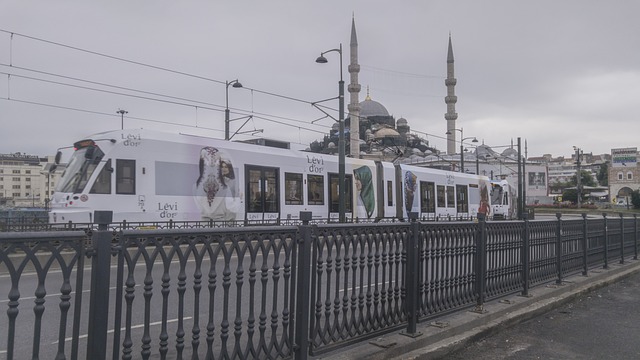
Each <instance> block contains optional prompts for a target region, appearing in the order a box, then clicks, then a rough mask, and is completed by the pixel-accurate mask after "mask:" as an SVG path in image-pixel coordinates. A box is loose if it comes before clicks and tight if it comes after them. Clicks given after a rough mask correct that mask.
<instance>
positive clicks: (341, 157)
mask: <svg viewBox="0 0 640 360" xmlns="http://www.w3.org/2000/svg"><path fill="white" fill-rule="evenodd" d="M332 51H335V52H337V53H338V54H340V81H339V82H338V102H339V105H338V112H339V114H338V124H339V125H340V127H339V133H338V216H339V221H340V222H341V223H343V222H345V213H346V205H345V189H346V188H345V184H344V177H345V174H344V162H345V154H344V151H345V150H344V147H345V145H344V80H342V44H340V47H339V48H337V49H331V50H327V51H324V52H321V53H320V56H319V57H318V58H317V59H316V62H317V63H319V64H326V63H327V62H328V60H327V58H326V57H324V54H326V53H330V52H332Z"/></svg>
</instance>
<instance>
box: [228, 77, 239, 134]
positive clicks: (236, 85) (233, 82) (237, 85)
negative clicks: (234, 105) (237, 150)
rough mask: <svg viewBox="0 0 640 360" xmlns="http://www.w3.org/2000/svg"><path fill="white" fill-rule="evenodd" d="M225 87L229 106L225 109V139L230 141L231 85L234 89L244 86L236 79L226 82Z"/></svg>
mask: <svg viewBox="0 0 640 360" xmlns="http://www.w3.org/2000/svg"><path fill="white" fill-rule="evenodd" d="M225 85H226V88H225V95H226V97H225V99H226V104H227V106H226V107H225V109H224V139H225V140H229V85H233V87H234V88H241V87H242V84H241V83H240V82H239V81H238V79H235V80H233V81H227V82H225Z"/></svg>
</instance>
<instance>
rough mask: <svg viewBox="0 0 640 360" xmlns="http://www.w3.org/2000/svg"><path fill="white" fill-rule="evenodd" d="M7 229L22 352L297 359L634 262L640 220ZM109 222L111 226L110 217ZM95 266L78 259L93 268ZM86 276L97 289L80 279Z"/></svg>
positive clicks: (14, 334)
mask: <svg viewBox="0 0 640 360" xmlns="http://www.w3.org/2000/svg"><path fill="white" fill-rule="evenodd" d="M95 218H96V219H98V220H100V221H101V222H102V225H101V226H100V228H99V229H97V230H91V231H88V232H86V233H84V232H79V231H58V232H38V233H36V232H32V233H2V234H0V272H1V273H2V274H0V275H3V276H2V277H0V278H1V279H3V280H2V282H3V285H2V286H0V303H2V302H4V303H6V304H7V310H6V322H5V321H2V323H6V324H7V326H2V327H0V339H6V342H4V343H5V344H6V347H0V354H1V353H2V352H5V353H6V355H7V358H8V359H14V358H21V355H25V356H26V354H27V353H29V356H28V357H30V358H33V359H38V358H43V359H49V358H58V359H64V358H72V359H76V358H87V359H106V358H113V359H119V358H121V359H132V358H136V359H137V358H142V359H149V358H161V359H173V358H184V357H191V358H240V359H252V358H253V359H281V358H296V359H304V358H306V357H308V356H309V355H319V354H323V353H326V352H329V351H332V350H336V349H339V348H341V347H344V346H347V345H349V344H352V343H355V342H359V341H364V340H366V339H369V338H373V337H378V336H380V335H382V334H385V333H389V332H393V331H402V333H403V334H405V335H408V336H416V335H417V334H418V333H417V331H416V325H417V323H419V322H424V321H432V320H433V319H435V318H437V317H439V316H442V315H444V314H447V313H451V312H455V311H459V310H461V309H470V308H471V309H474V310H475V311H478V312H480V313H482V312H484V308H483V305H484V303H485V302H486V301H488V300H492V299H497V298H500V297H502V296H506V295H509V294H514V293H519V292H520V293H522V294H523V295H527V293H528V291H529V288H530V287H531V286H536V285H540V284H545V283H553V282H555V283H561V282H562V281H563V279H564V278H565V277H567V276H569V275H572V274H577V273H583V274H585V275H586V274H587V272H588V271H590V269H593V268H594V267H597V266H602V267H605V268H606V267H607V266H608V264H609V262H610V261H619V262H624V261H625V260H626V259H628V258H629V257H633V258H634V259H637V252H638V250H637V249H638V221H637V218H636V217H634V218H623V217H622V216H620V217H617V216H614V217H607V216H603V218H601V219H588V218H587V217H586V215H585V216H583V218H582V219H575V220H563V219H562V217H561V216H558V217H557V219H556V220H553V221H540V220H537V221H529V220H526V219H525V220H524V221H490V222H487V221H485V220H484V219H483V218H482V217H481V218H480V219H479V220H477V221H468V222H455V223H444V222H419V221H417V220H416V219H414V220H413V221H411V222H405V223H373V224H372V223H370V224H310V223H309V220H310V214H308V213H303V214H301V219H302V220H303V221H304V224H303V225H299V226H255V227H254V226H252V227H246V228H243V227H234V228H206V229H156V230H120V231H114V230H113V229H111V227H110V226H111V225H110V224H109V223H110V221H109V217H108V216H107V217H106V218H103V217H102V215H100V214H96V217H95ZM101 219H102V220H103V221H102V220H101ZM87 259H88V260H90V263H89V264H85V261H86V260H87ZM87 279H88V280H87Z"/></svg>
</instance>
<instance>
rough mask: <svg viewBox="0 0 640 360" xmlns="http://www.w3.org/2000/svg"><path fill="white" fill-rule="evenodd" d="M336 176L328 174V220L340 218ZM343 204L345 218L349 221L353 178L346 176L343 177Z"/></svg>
mask: <svg viewBox="0 0 640 360" xmlns="http://www.w3.org/2000/svg"><path fill="white" fill-rule="evenodd" d="M338 184H339V181H338V174H329V218H330V219H332V220H338V219H339V217H340V196H339V195H338V194H339V189H338ZM344 185H345V188H346V189H345V192H344V204H345V206H344V207H345V218H347V219H351V218H352V217H353V205H352V197H353V196H352V194H353V193H352V189H353V176H352V175H346V174H345V177H344Z"/></svg>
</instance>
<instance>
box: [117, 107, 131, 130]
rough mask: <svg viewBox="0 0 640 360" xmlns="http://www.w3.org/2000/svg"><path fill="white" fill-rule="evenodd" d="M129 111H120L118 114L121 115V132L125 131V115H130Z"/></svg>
mask: <svg viewBox="0 0 640 360" xmlns="http://www.w3.org/2000/svg"><path fill="white" fill-rule="evenodd" d="M128 113H129V112H128V111H127V110H122V109H118V111H116V114H120V130H124V114H128Z"/></svg>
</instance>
